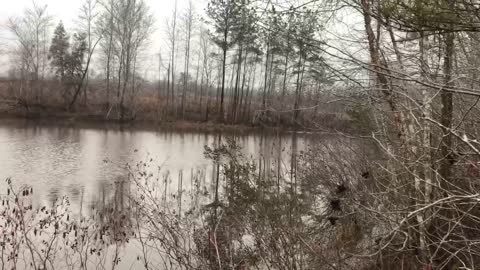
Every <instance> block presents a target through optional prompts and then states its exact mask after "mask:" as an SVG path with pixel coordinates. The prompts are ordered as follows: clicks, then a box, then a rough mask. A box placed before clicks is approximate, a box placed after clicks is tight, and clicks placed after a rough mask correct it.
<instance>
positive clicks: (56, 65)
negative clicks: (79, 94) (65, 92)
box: [49, 21, 70, 81]
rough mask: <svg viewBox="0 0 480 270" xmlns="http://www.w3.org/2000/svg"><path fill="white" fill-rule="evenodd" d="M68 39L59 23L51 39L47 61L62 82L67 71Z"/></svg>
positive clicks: (61, 24)
mask: <svg viewBox="0 0 480 270" xmlns="http://www.w3.org/2000/svg"><path fill="white" fill-rule="evenodd" d="M69 47H70V44H69V37H68V35H67V32H66V31H65V27H64V26H63V23H62V22H61V21H60V23H59V24H58V26H57V28H55V32H54V35H53V39H52V44H51V46H50V54H49V59H51V65H52V67H53V69H54V71H55V75H56V76H57V77H58V78H60V80H61V81H64V80H65V78H66V73H67V69H68V65H69V64H68V62H69V52H68V50H69Z"/></svg>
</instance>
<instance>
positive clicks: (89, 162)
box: [0, 121, 307, 209]
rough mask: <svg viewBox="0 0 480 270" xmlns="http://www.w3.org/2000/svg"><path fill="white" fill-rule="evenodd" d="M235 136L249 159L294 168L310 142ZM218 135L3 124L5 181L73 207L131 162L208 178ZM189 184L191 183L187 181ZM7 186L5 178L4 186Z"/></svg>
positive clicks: (0, 162) (0, 165)
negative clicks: (296, 154) (295, 154)
mask: <svg viewBox="0 0 480 270" xmlns="http://www.w3.org/2000/svg"><path fill="white" fill-rule="evenodd" d="M223 137H224V138H227V137H234V138H235V140H236V142H237V143H238V144H239V145H240V146H241V147H242V149H243V152H244V154H245V156H246V157H247V158H253V159H255V160H262V161H263V163H264V164H267V165H268V166H273V167H275V166H280V167H281V170H282V171H285V170H286V169H287V167H289V163H290V158H291V157H290V154H291V152H292V147H293V149H294V151H300V150H303V149H305V147H306V143H307V142H306V140H305V139H298V137H297V136H292V135H288V134H287V135H285V134H283V135H279V134H268V135H265V134H251V135H243V136H234V135H224V136H223ZM217 138H218V134H206V133H179V132H174V131H135V130H121V129H105V128H75V127H65V126H52V125H49V126H43V125H40V124H36V123H35V122H30V121H20V122H16V123H11V122H10V123H1V122H0V179H2V180H3V179H6V178H11V179H12V181H13V183H14V184H15V185H16V186H19V185H29V186H31V187H33V190H34V191H35V192H34V201H35V202H36V203H37V204H39V205H40V204H46V205H49V204H51V203H53V202H54V201H55V200H56V199H58V198H60V197H62V196H67V197H68V198H69V199H70V202H71V205H72V208H74V209H78V208H79V207H80V205H81V204H84V205H86V204H92V203H94V202H96V201H98V199H99V197H100V196H103V195H104V193H105V192H106V190H107V191H109V190H111V188H110V187H112V186H113V185H114V183H115V182H116V181H118V180H120V179H123V178H124V177H126V175H127V172H126V170H125V165H126V164H135V163H136V162H138V161H150V160H152V162H153V163H155V164H156V165H158V166H160V167H161V171H162V172H169V174H170V175H171V178H172V179H173V182H175V180H177V179H176V178H178V176H179V175H180V174H182V175H184V176H183V177H184V178H188V177H190V174H191V173H192V171H195V172H198V171H199V170H200V171H204V174H205V178H206V179H207V181H208V180H209V179H211V177H212V172H213V169H214V166H213V163H212V161H211V160H208V159H206V158H205V156H204V149H205V148H204V147H205V145H208V146H213V145H214V144H215V142H216V141H217ZM187 182H188V181H187ZM3 186H5V183H4V181H2V183H0V187H3Z"/></svg>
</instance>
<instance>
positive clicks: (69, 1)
mask: <svg viewBox="0 0 480 270" xmlns="http://www.w3.org/2000/svg"><path fill="white" fill-rule="evenodd" d="M3 1H5V2H6V3H4V4H2V8H1V9H0V49H1V47H3V48H4V49H5V47H6V46H5V45H6V44H9V43H10V42H11V39H12V37H11V36H10V34H9V33H8V31H6V29H5V24H6V22H7V21H8V18H10V17H14V16H22V14H23V12H24V11H25V9H27V8H30V7H31V6H32V5H33V4H32V3H33V2H32V1H33V0H3ZM35 1H36V3H38V4H40V5H47V10H48V13H49V14H50V15H51V16H53V18H54V19H53V22H54V24H55V25H56V24H57V23H58V22H59V21H60V20H61V21H63V23H64V24H65V27H66V28H67V31H73V30H75V21H76V20H77V18H78V14H79V10H80V7H81V6H82V2H83V1H82V0H35ZM145 1H146V2H147V4H148V6H149V7H150V10H151V12H152V13H153V14H154V16H155V19H156V22H155V32H153V33H152V36H151V43H150V46H149V48H150V51H151V52H150V54H151V55H154V54H156V53H158V52H159V51H160V49H162V51H164V52H165V54H166V51H167V48H166V44H165V42H163V35H164V34H165V22H166V20H167V18H169V17H171V14H172V11H173V9H174V6H175V1H173V0H145ZM192 3H193V5H194V7H195V9H196V10H197V13H202V14H203V11H204V9H205V6H206V1H205V0H192ZM187 4H188V0H178V12H179V13H181V12H182V11H183V10H185V8H186V6H187ZM52 31H53V28H52ZM10 44H11V43H10ZM0 53H1V51H0ZM5 54H6V53H4V56H3V57H0V65H1V66H0V74H4V73H5V72H6V70H7V69H8V68H5V67H6V66H8V57H6V56H5ZM150 59H152V58H150ZM147 65H149V64H147ZM151 65H153V63H152V64H151Z"/></svg>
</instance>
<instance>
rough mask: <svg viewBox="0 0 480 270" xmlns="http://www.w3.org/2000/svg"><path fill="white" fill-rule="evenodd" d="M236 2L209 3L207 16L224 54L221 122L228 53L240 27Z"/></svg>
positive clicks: (229, 0)
mask: <svg viewBox="0 0 480 270" xmlns="http://www.w3.org/2000/svg"><path fill="white" fill-rule="evenodd" d="M237 2H238V1H235V0H211V1H210V2H209V3H208V7H207V15H208V16H209V17H210V19H211V21H212V24H213V27H214V29H215V33H214V34H213V35H212V40H213V42H214V43H215V44H217V46H219V47H220V48H221V50H222V53H223V58H222V71H221V81H222V85H221V96H220V120H221V121H222V122H223V121H224V117H225V116H224V97H225V69H226V62H227V52H228V50H229V49H230V48H231V47H232V46H233V45H234V44H235V43H236V40H235V37H234V35H233V33H234V31H235V29H236V28H237V27H238V18H239V15H240V5H239V4H238V3H237Z"/></svg>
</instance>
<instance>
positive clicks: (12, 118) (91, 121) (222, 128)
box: [0, 111, 321, 135]
mask: <svg viewBox="0 0 480 270" xmlns="http://www.w3.org/2000/svg"><path fill="white" fill-rule="evenodd" d="M22 122H24V123H35V124H40V125H45V126H57V127H70V128H93V129H106V130H121V131H123V130H136V131H173V132H200V133H226V134H243V135H248V134H255V133H269V134H291V133H295V132H299V133H303V132H305V130H296V131H295V130H294V129H293V128H291V127H265V126H254V125H245V124H235V125H227V124H220V123H217V122H213V121H208V122H196V121H188V120H174V121H166V120H163V121H162V120H159V121H154V120H148V119H140V120H132V121H125V122H121V121H119V120H116V119H105V118H103V117H102V116H100V115H94V114H81V113H67V112H65V113H53V114H45V115H40V114H36V115H35V116H34V117H31V116H27V115H24V114H22V113H12V112H6V111H3V112H1V113H0V124H11V125H18V124H21V123H22ZM307 133H310V132H307ZM314 133H321V132H314Z"/></svg>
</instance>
